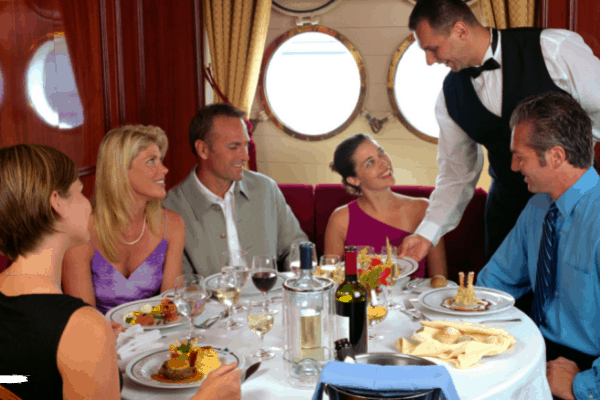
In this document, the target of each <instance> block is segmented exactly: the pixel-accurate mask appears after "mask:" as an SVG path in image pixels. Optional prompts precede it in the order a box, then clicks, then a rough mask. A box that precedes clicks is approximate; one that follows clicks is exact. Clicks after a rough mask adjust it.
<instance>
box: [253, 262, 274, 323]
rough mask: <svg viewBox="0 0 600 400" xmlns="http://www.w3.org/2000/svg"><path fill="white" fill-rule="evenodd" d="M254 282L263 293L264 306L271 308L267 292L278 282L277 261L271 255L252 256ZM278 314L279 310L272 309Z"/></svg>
mask: <svg viewBox="0 0 600 400" xmlns="http://www.w3.org/2000/svg"><path fill="white" fill-rule="evenodd" d="M252 283H254V286H256V288H257V289H258V290H260V291H261V293H262V294H263V299H264V303H263V307H264V308H270V307H269V305H270V304H271V302H270V300H269V296H268V295H267V293H268V292H269V290H271V289H273V286H275V284H276V283H277V262H276V261H275V257H272V256H270V255H259V256H254V257H253V258H252ZM270 311H271V312H272V313H273V314H277V313H278V312H279V311H278V310H274V309H272V310H270Z"/></svg>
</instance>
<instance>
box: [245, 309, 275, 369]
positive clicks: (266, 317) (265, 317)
mask: <svg viewBox="0 0 600 400" xmlns="http://www.w3.org/2000/svg"><path fill="white" fill-rule="evenodd" d="M274 321H275V317H274V316H273V313H272V312H271V311H270V310H269V309H267V308H266V307H264V306H263V305H262V304H250V306H249V307H248V326H249V327H250V329H251V330H252V332H254V333H256V334H257V335H258V337H259V338H260V346H259V349H258V350H257V351H256V352H255V353H252V354H250V355H251V356H252V357H255V358H258V359H259V360H261V361H262V360H270V359H271V358H273V357H274V356H275V353H274V352H272V351H269V350H266V349H265V348H264V336H265V334H266V333H267V332H269V331H270V330H271V328H272V327H273V322H274Z"/></svg>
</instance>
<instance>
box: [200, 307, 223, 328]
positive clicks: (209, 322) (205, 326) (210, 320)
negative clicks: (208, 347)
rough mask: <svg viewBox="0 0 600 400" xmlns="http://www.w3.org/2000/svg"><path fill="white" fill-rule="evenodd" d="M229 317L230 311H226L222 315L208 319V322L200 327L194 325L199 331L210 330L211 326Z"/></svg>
mask: <svg viewBox="0 0 600 400" xmlns="http://www.w3.org/2000/svg"><path fill="white" fill-rule="evenodd" d="M228 315H229V310H225V311H223V312H221V313H220V314H218V315H215V316H214V317H211V318H209V319H207V320H206V321H204V322H203V323H201V324H198V325H196V324H194V327H196V328H198V329H208V328H210V327H211V326H213V325H214V324H216V323H217V321H219V320H221V319H223V318H226V317H227V316H228Z"/></svg>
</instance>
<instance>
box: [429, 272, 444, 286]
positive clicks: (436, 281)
mask: <svg viewBox="0 0 600 400" xmlns="http://www.w3.org/2000/svg"><path fill="white" fill-rule="evenodd" d="M447 284H448V283H447V282H446V278H444V277H443V276H442V275H436V276H434V277H433V278H431V282H430V285H431V287H433V288H441V287H445V286H446V285H447Z"/></svg>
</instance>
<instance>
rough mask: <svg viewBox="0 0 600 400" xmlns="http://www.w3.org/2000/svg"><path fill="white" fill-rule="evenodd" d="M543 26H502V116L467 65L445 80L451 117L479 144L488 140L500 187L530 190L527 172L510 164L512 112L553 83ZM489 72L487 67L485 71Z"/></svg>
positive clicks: (489, 155) (553, 87)
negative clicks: (491, 108)
mask: <svg viewBox="0 0 600 400" xmlns="http://www.w3.org/2000/svg"><path fill="white" fill-rule="evenodd" d="M541 32H542V29H537V28H516V29H509V30H503V31H502V35H501V36H502V37H501V43H502V76H503V83H502V117H497V116H496V115H494V114H493V113H491V112H490V111H489V110H488V109H487V108H485V106H484V105H483V104H482V103H481V101H480V100H479V98H478V97H477V94H476V93H475V89H474V88H473V83H472V82H471V77H470V76H469V75H468V74H467V72H466V71H465V70H462V71H459V72H456V73H455V72H450V73H449V74H448V76H447V77H446V79H445V80H444V96H445V98H446V107H447V108H448V113H449V114H450V117H451V118H452V119H453V120H454V121H455V122H456V123H457V124H458V125H459V126H460V127H461V128H462V129H463V130H464V131H465V132H466V133H467V135H469V136H470V137H471V138H472V139H473V140H474V141H476V142H477V143H481V144H482V145H484V146H485V147H486V149H487V151H488V157H489V160H490V171H489V172H490V175H491V176H492V178H494V180H495V182H496V183H499V184H500V185H501V186H504V187H507V186H508V187H510V189H511V190H514V191H520V192H527V185H526V184H525V181H524V180H523V175H521V173H519V172H513V171H511V169H510V164H511V157H512V155H511V152H510V135H511V131H510V128H509V126H508V123H509V121H510V116H511V114H512V112H513V110H514V109H515V108H516V107H517V104H518V103H519V102H520V101H521V100H523V99H524V98H526V97H528V96H532V95H535V94H539V93H544V92H548V91H552V90H556V91H562V89H560V88H559V87H558V86H556V85H555V84H554V82H553V81H552V78H550V74H549V73H548V70H547V69H546V63H545V62H544V57H543V55H542V48H541V45H540V34H541ZM484 73H485V72H484Z"/></svg>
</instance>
